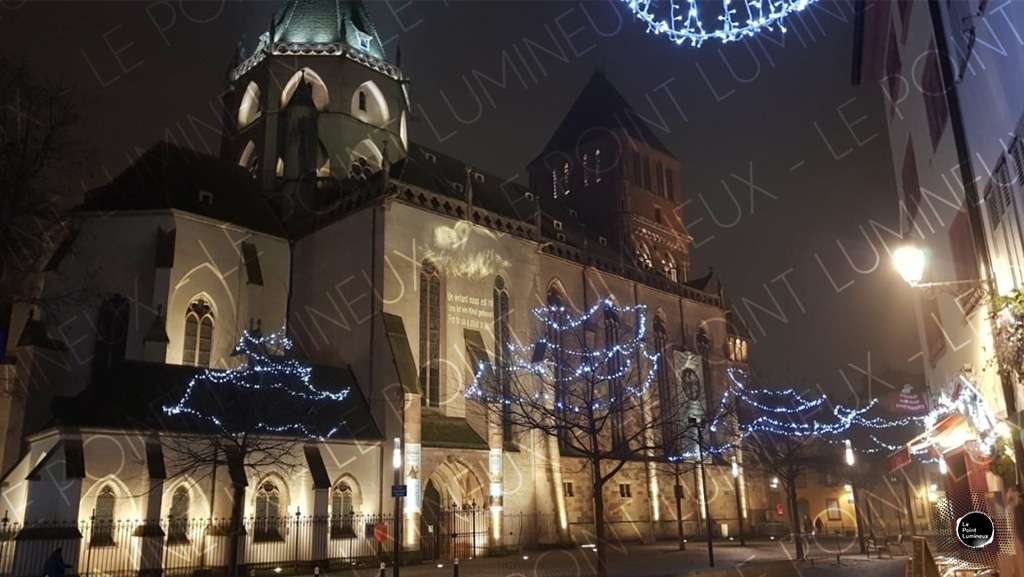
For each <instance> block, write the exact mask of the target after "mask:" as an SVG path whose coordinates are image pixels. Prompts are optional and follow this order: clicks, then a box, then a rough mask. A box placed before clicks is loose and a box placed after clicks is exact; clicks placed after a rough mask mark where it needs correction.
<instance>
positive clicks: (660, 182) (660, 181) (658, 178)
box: [654, 162, 665, 196]
mask: <svg viewBox="0 0 1024 577" xmlns="http://www.w3.org/2000/svg"><path fill="white" fill-rule="evenodd" d="M664 178H665V175H664V173H663V172H662V170H661V163H660V162H658V163H655V165H654V186H655V188H657V189H658V191H657V192H658V195H659V196H664V195H665V180H664Z"/></svg>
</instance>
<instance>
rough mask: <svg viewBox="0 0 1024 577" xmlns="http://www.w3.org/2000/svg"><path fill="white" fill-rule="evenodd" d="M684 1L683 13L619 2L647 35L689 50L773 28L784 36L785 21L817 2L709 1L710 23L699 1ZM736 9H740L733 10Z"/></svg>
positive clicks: (671, 5)
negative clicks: (685, 45) (638, 21)
mask: <svg viewBox="0 0 1024 577" xmlns="http://www.w3.org/2000/svg"><path fill="white" fill-rule="evenodd" d="M684 1H685V2H686V9H685V10H684V9H683V8H682V7H681V0H623V2H624V3H625V4H626V6H627V7H628V8H629V10H630V11H631V12H632V13H633V15H634V16H636V18H637V19H639V20H640V21H641V22H644V23H645V24H646V25H647V31H648V32H649V33H651V34H655V35H659V36H666V37H668V39H669V40H671V41H672V42H675V43H676V44H689V45H691V46H700V45H701V44H703V43H704V42H706V41H708V40H720V41H721V42H722V43H728V42H735V41H737V40H741V39H743V38H748V37H751V36H755V35H757V34H759V33H761V32H764V31H771V30H774V29H775V27H778V28H779V30H781V31H782V32H785V31H786V27H785V26H784V24H783V23H784V21H785V19H786V17H787V16H791V15H793V14H795V13H797V12H801V11H803V10H805V9H806V8H807V7H808V6H810V5H811V4H813V3H814V2H816V1H817V0H718V1H717V2H711V1H710V0H709V1H707V2H704V4H705V7H707V6H708V5H711V4H718V5H719V6H720V8H719V9H718V10H717V14H713V16H714V17H713V18H710V19H709V18H707V17H706V16H704V15H703V14H702V8H701V6H700V4H701V2H703V0H684ZM666 5H667V7H666ZM738 5H742V8H739V9H737V8H736V6H738ZM658 7H661V9H658ZM666 12H667V14H666ZM708 12H715V11H712V10H708ZM684 13H685V14H686V16H685V17H683V16H682V14H684ZM706 20H713V21H715V24H714V25H710V26H708V27H705V21H706Z"/></svg>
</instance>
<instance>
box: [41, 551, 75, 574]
mask: <svg viewBox="0 0 1024 577" xmlns="http://www.w3.org/2000/svg"><path fill="white" fill-rule="evenodd" d="M70 568H71V565H68V564H67V563H65V562H64V555H63V551H62V549H61V547H57V548H56V549H54V550H53V553H50V557H49V558H48V559H47V560H46V564H44V565H43V577H64V572H65V570H67V569H70Z"/></svg>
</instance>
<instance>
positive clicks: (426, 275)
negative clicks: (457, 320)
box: [420, 260, 441, 407]
mask: <svg viewBox="0 0 1024 577" xmlns="http://www.w3.org/2000/svg"><path fill="white" fill-rule="evenodd" d="M420 386H421V387H422V389H423V391H422V393H423V398H422V403H423V404H424V405H426V406H429V407H437V406H440V404H441V273H440V272H439V271H438V270H437V267H435V266H434V263H432V262H430V261H429V260H425V261H423V264H422V266H421V267H420Z"/></svg>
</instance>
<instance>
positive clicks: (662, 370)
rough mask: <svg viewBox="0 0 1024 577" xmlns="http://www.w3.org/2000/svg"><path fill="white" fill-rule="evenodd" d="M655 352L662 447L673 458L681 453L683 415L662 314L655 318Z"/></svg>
mask: <svg viewBox="0 0 1024 577" xmlns="http://www.w3.org/2000/svg"><path fill="white" fill-rule="evenodd" d="M654 352H655V353H656V354H657V355H658V367H657V382H658V399H659V401H660V402H661V408H660V411H661V419H662V434H663V435H664V439H663V440H662V445H663V446H664V448H665V454H666V455H668V456H673V455H677V454H678V453H679V450H678V448H679V441H680V439H679V437H680V432H681V431H682V418H683V415H682V412H681V410H682V406H681V405H680V401H679V395H677V394H676V390H675V387H674V386H673V383H672V380H671V369H670V368H669V358H668V355H669V350H668V331H667V330H666V329H665V319H664V318H663V317H662V316H661V315H660V314H659V315H657V316H655V317H654Z"/></svg>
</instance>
